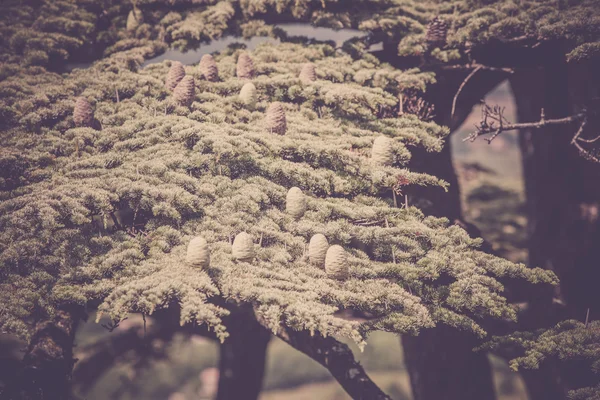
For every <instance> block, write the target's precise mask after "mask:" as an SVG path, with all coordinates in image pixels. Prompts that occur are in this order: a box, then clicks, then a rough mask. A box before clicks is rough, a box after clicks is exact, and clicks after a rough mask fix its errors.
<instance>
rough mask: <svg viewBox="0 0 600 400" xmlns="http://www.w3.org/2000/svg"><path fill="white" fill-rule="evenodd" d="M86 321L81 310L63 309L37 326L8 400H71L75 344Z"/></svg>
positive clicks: (10, 386) (77, 308) (8, 392)
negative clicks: (80, 324)
mask: <svg viewBox="0 0 600 400" xmlns="http://www.w3.org/2000/svg"><path fill="white" fill-rule="evenodd" d="M83 317H84V312H83V310H82V309H81V308H80V307H68V308H62V309H59V310H57V311H56V314H55V315H54V317H53V318H52V319H51V320H47V321H44V322H41V323H39V324H38V325H37V327H36V330H35V333H34V334H33V337H32V338H31V341H30V343H29V346H28V347H27V351H26V353H25V356H24V358H23V361H22V369H21V371H19V373H18V376H17V378H16V379H15V382H13V383H12V384H10V383H9V385H8V388H7V389H8V390H7V393H6V394H7V395H8V396H7V397H6V398H7V399H11V400H69V399H71V373H72V371H73V365H74V364H75V360H74V359H73V341H74V339H75V331H76V330H77V326H78V324H79V321H80V320H81V319H82V318H83Z"/></svg>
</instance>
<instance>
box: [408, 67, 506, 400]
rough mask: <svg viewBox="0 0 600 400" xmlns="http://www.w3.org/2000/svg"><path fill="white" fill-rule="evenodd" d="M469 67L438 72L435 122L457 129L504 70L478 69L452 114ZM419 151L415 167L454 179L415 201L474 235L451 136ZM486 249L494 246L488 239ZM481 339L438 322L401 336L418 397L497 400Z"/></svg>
mask: <svg viewBox="0 0 600 400" xmlns="http://www.w3.org/2000/svg"><path fill="white" fill-rule="evenodd" d="M468 74H469V71H459V70H447V71H439V73H438V78H437V79H438V83H437V84H436V85H435V86H433V87H432V88H430V89H429V90H428V92H427V94H428V96H430V97H429V99H430V101H431V102H432V103H433V104H434V105H435V110H436V118H435V121H436V122H437V123H439V124H441V125H446V126H448V127H450V129H451V131H454V130H455V129H457V128H458V127H459V126H460V125H461V124H462V123H463V121H464V120H465V119H466V118H467V116H468V115H469V114H470V112H471V110H472V108H473V106H474V105H476V104H477V103H478V102H479V100H480V99H481V98H482V97H483V96H484V95H485V94H487V93H488V92H489V91H490V90H492V89H493V88H494V87H495V86H496V85H498V84H499V83H500V82H501V81H502V80H503V79H505V78H506V74H504V73H498V72H490V71H480V72H478V73H477V74H476V75H474V76H473V78H472V79H471V80H469V82H468V83H467V84H466V85H465V87H464V89H463V90H462V91H461V94H460V96H459V98H458V99H457V102H456V110H455V113H454V115H451V110H452V102H453V99H454V95H455V94H456V92H457V90H458V88H459V86H460V85H461V83H462V82H463V81H464V79H465V77H466V76H467V75H468ZM421 153H422V154H418V155H417V154H415V156H414V158H413V159H414V160H415V161H418V162H419V164H416V165H413V166H412V167H413V168H415V169H416V170H418V171H419V172H426V173H429V174H432V175H435V176H437V177H438V178H441V179H444V180H445V181H447V182H449V183H450V189H449V192H448V193H445V192H443V191H441V190H439V189H437V190H436V189H435V188H434V189H430V188H420V189H418V190H416V191H411V194H412V196H411V197H413V196H414V197H417V198H419V199H420V200H419V201H418V204H417V206H419V207H420V208H422V209H424V211H426V213H427V214H431V215H436V216H440V217H447V218H448V219H450V221H457V222H458V223H459V224H460V225H461V226H462V227H463V228H465V229H466V230H467V231H468V232H469V234H470V235H471V236H474V237H479V236H480V232H479V231H478V230H477V228H476V227H475V226H473V225H471V224H466V223H464V222H463V221H462V209H461V202H460V191H459V187H458V179H457V176H456V173H455V170H454V166H453V164H452V149H451V143H450V140H449V139H448V140H447V141H446V144H445V145H444V149H443V150H442V152H441V153H434V154H428V153H425V152H421ZM483 250H485V251H491V246H489V244H487V243H486V244H485V246H484V248H483ZM478 344H479V342H478V341H477V340H475V338H473V337H472V336H469V335H466V334H463V333H460V332H457V331H456V330H453V329H451V328H448V327H445V326H440V327H436V328H434V329H430V330H426V331H423V332H421V334H420V335H419V336H416V337H415V336H403V337H402V347H403V349H404V356H405V357H404V362H405V364H406V366H407V368H408V371H409V376H410V382H411V388H412V392H413V397H414V399H415V400H437V399H445V400H459V399H460V400H463V399H481V400H494V399H495V398H496V396H495V393H494V382H493V379H492V371H491V367H490V365H489V360H488V358H487V355H486V354H484V353H481V352H478V353H476V352H474V351H473V348H475V347H476V346H477V345H478Z"/></svg>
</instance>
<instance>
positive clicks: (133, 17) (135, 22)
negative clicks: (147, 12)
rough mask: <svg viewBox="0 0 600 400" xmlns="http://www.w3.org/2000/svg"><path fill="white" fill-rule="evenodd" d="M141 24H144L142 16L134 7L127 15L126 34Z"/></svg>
mask: <svg viewBox="0 0 600 400" xmlns="http://www.w3.org/2000/svg"><path fill="white" fill-rule="evenodd" d="M143 23H144V15H143V14H142V12H141V11H140V10H139V9H138V8H136V7H134V8H133V10H131V11H129V15H128V16H127V25H126V28H127V31H128V32H133V31H135V30H136V29H137V28H138V26H140V25H141V24H143Z"/></svg>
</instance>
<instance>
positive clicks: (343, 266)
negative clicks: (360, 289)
mask: <svg viewBox="0 0 600 400" xmlns="http://www.w3.org/2000/svg"><path fill="white" fill-rule="evenodd" d="M348 270H349V268H348V255H347V254H346V250H344V248H343V247H342V246H340V245H337V244H334V245H333V246H331V247H330V248H329V249H328V250H327V254H326V255H325V272H327V275H328V276H329V277H330V278H333V279H340V280H343V279H346V278H348Z"/></svg>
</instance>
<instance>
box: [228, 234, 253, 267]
mask: <svg viewBox="0 0 600 400" xmlns="http://www.w3.org/2000/svg"><path fill="white" fill-rule="evenodd" d="M231 254H232V255H233V258H235V259H236V260H240V261H246V262H250V261H252V259H253V258H254V242H253V241H252V236H250V235H248V234H247V233H246V232H240V233H238V235H237V236H236V237H235V239H233V245H232V246H231Z"/></svg>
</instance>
